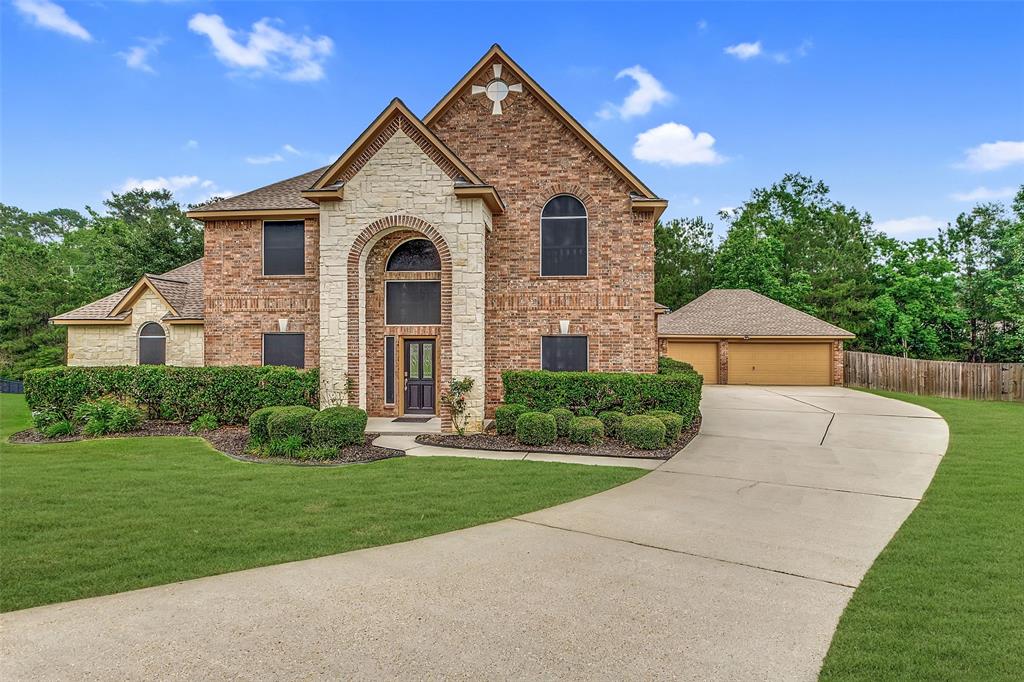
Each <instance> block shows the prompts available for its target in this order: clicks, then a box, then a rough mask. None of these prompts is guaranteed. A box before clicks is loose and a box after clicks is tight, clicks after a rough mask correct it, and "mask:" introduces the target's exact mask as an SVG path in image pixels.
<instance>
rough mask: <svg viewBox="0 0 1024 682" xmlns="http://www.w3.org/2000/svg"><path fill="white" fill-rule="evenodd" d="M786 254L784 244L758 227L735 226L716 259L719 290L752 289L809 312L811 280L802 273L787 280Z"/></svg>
mask: <svg viewBox="0 0 1024 682" xmlns="http://www.w3.org/2000/svg"><path fill="white" fill-rule="evenodd" d="M783 251H784V247H783V245H782V242H781V241H779V240H778V239H776V238H775V237H772V236H769V235H766V234H764V233H763V232H762V231H761V230H760V229H759V228H758V227H757V226H756V225H753V224H751V223H749V222H744V223H734V224H733V225H732V226H731V227H730V228H729V233H728V235H726V238H725V239H724V240H723V241H722V243H721V245H719V247H718V253H717V254H716V256H715V276H714V282H715V287H716V288H718V289H752V290H753V291H756V292H758V293H760V294H764V295H765V296H767V297H769V298H774V299H775V300H776V301H779V302H781V303H785V304H786V305H790V306H793V307H794V308H799V309H806V307H807V303H806V299H807V294H808V287H809V280H810V278H809V277H808V276H807V273H802V272H792V273H790V274H789V277H788V278H786V277H785V276H784V273H783V267H782V258H783Z"/></svg>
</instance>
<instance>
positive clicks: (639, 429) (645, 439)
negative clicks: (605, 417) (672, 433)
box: [621, 414, 665, 450]
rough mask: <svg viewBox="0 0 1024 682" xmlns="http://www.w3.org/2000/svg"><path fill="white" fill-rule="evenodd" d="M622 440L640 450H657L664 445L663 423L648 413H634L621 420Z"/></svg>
mask: <svg viewBox="0 0 1024 682" xmlns="http://www.w3.org/2000/svg"><path fill="white" fill-rule="evenodd" d="M621 433H622V440H623V441H625V442H626V444H627V445H632V446H633V447H634V448H638V449H640V450H657V449H658V448H660V447H662V446H664V445H665V423H664V422H663V421H661V420H660V419H658V418H657V417H652V416H651V415H649V414H634V415H631V416H629V417H626V418H625V419H623V420H622V432H621Z"/></svg>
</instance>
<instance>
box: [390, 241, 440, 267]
mask: <svg viewBox="0 0 1024 682" xmlns="http://www.w3.org/2000/svg"><path fill="white" fill-rule="evenodd" d="M440 269H441V256H440V255H439V254H438V253H437V247H435V246H434V243H433V242H431V241H430V240H429V239H410V240H409V241H406V242H402V243H401V244H399V245H398V246H397V247H395V250H394V251H392V252H391V257H390V258H388V265H387V270H388V272H424V271H431V272H432V271H436V270H440Z"/></svg>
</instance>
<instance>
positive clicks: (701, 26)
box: [697, 19, 708, 33]
mask: <svg viewBox="0 0 1024 682" xmlns="http://www.w3.org/2000/svg"><path fill="white" fill-rule="evenodd" d="M697 30H698V31H700V32H701V33H703V32H704V31H706V30H708V21H707V19H700V20H698V21H697Z"/></svg>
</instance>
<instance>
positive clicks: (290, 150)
mask: <svg viewBox="0 0 1024 682" xmlns="http://www.w3.org/2000/svg"><path fill="white" fill-rule="evenodd" d="M281 149H283V150H285V151H286V152H288V153H289V154H294V155H295V156H305V154H304V153H303V152H300V151H299V150H298V149H296V148H295V147H293V146H291V145H290V144H285V145H281Z"/></svg>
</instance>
